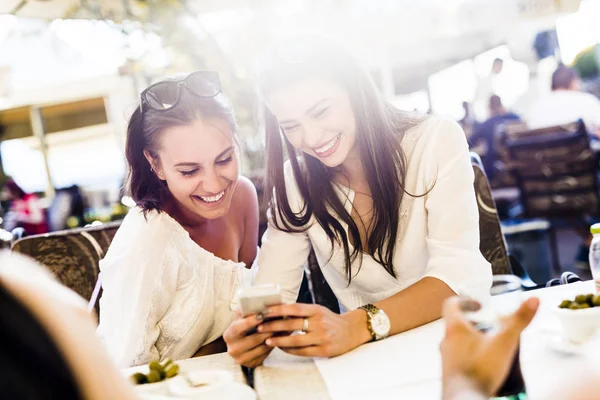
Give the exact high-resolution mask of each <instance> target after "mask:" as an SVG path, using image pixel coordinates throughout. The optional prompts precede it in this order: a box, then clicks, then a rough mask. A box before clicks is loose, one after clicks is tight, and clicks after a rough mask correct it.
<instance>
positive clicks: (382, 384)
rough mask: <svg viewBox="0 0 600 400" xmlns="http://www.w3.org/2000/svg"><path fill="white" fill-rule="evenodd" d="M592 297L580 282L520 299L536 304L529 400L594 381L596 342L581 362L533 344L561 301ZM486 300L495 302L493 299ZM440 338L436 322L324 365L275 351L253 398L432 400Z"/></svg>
mask: <svg viewBox="0 0 600 400" xmlns="http://www.w3.org/2000/svg"><path fill="white" fill-rule="evenodd" d="M593 290H594V285H593V282H591V281H588V282H578V283H573V284H570V285H562V286H556V287H552V288H545V289H540V290H535V291H530V292H525V293H524V296H525V297H529V296H537V297H539V298H540V300H541V305H540V309H539V311H538V314H537V315H536V317H535V318H534V320H533V321H532V323H531V325H530V326H529V327H528V328H527V329H526V330H525V332H524V333H523V335H522V341H521V366H522V370H523V375H524V377H525V380H526V382H527V387H528V393H529V397H530V399H542V398H553V396H552V394H553V393H554V390H555V388H556V387H558V385H561V384H564V383H565V380H566V379H569V375H571V377H572V376H573V374H570V373H569V372H573V373H575V374H576V373H578V372H579V371H595V373H597V374H598V375H599V376H600V363H599V362H598V357H600V343H598V346H596V347H597V350H596V348H594V351H589V352H588V353H586V355H584V356H567V355H561V354H559V353H557V352H555V351H552V350H551V349H549V348H548V347H547V345H546V344H545V343H544V342H543V341H542V340H540V337H541V336H540V335H541V334H542V332H543V331H544V330H548V329H559V322H558V320H557V319H556V318H555V317H554V316H553V315H552V313H551V311H550V310H551V308H552V307H555V306H556V304H558V303H559V302H560V300H562V299H563V298H568V297H571V296H572V295H575V294H579V293H592V292H593ZM494 301H501V296H498V297H496V298H494ZM443 333H444V324H443V321H435V322H432V323H430V324H427V325H424V326H422V327H419V328H416V329H413V330H411V331H408V332H404V333H401V334H399V335H395V336H392V337H390V338H388V339H386V340H383V341H381V342H376V343H369V344H366V345H363V346H361V347H359V348H358V349H355V350H353V351H352V352H350V353H347V354H345V355H343V356H339V357H335V358H331V359H316V360H312V359H306V358H300V357H294V356H289V355H286V354H285V353H283V352H281V351H280V350H277V349H276V350H275V351H274V352H273V353H272V354H271V356H269V358H267V360H265V364H264V365H263V366H262V367H259V368H257V369H256V370H255V373H254V381H255V390H256V392H257V393H258V395H259V398H260V399H275V398H285V399H286V400H292V399H296V398H298V399H299V398H303V399H306V398H311V399H338V398H344V399H364V398H378V399H387V398H389V399H398V398H414V399H436V398H437V399H439V398H441V383H440V378H441V362H440V357H439V342H440V341H441V339H442V337H443ZM597 342H600V341H596V342H595V343H597ZM593 354H595V355H596V359H592V358H593Z"/></svg>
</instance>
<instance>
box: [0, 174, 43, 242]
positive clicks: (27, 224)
mask: <svg viewBox="0 0 600 400" xmlns="http://www.w3.org/2000/svg"><path fill="white" fill-rule="evenodd" d="M3 190H4V191H5V192H6V197H7V198H8V200H10V210H9V211H8V213H7V214H6V223H5V227H6V229H7V230H9V231H11V230H13V229H14V228H16V227H22V228H23V229H25V232H26V233H27V234H28V235H38V234H40V233H47V232H48V222H47V221H46V214H45V212H44V209H43V208H42V206H41V205H40V199H39V198H38V196H36V195H35V194H34V193H26V192H25V191H24V190H23V189H21V187H20V186H19V185H17V182H15V181H14V180H13V179H12V178H9V179H8V181H6V183H5V184H4V189H3Z"/></svg>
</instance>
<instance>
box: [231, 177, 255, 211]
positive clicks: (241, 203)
mask: <svg viewBox="0 0 600 400" xmlns="http://www.w3.org/2000/svg"><path fill="white" fill-rule="evenodd" d="M232 203H233V204H232V206H234V207H235V209H236V210H238V214H241V215H244V216H246V215H249V214H251V213H258V195H257V194H256V187H255V186H254V184H253V183H252V181H251V180H250V179H248V178H246V177H245V176H240V179H239V181H238V184H237V187H236V188H235V192H234V193H233V199H232Z"/></svg>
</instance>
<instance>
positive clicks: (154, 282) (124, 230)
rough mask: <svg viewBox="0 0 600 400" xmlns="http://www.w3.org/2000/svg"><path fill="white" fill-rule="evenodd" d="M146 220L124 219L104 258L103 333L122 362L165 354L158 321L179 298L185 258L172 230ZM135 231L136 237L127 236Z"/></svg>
mask: <svg viewBox="0 0 600 400" xmlns="http://www.w3.org/2000/svg"><path fill="white" fill-rule="evenodd" d="M142 221H143V219H141V218H140V220H139V221H136V222H137V223H136V224H133V225H125V224H123V225H122V227H121V229H119V231H118V232H117V235H116V236H115V238H114V240H113V245H111V249H110V250H109V252H108V253H107V256H106V257H105V258H104V259H103V260H102V261H101V262H100V270H101V272H102V287H103V293H102V297H101V299H100V325H99V328H98V334H99V335H100V337H101V339H102V340H103V342H104V344H105V345H106V347H107V349H108V351H109V353H110V354H111V356H112V358H113V359H114V360H115V362H116V363H117V365H118V366H119V367H129V366H133V365H140V364H146V363H148V362H150V361H152V360H156V359H159V358H160V356H161V355H160V354H159V352H158V349H157V347H156V342H157V339H158V337H159V334H160V328H159V325H158V324H159V321H160V320H161V318H162V317H163V316H164V315H165V313H166V311H167V310H168V308H169V306H170V305H171V303H172V302H173V298H174V296H175V293H176V291H177V277H178V272H179V265H180V263H181V261H182V260H181V256H180V254H179V252H178V251H176V249H175V247H174V244H173V243H172V236H170V235H169V230H168V229H166V228H165V227H164V226H162V225H161V224H145V225H144V226H143V227H140V226H138V225H139V224H140V223H143V222H142ZM131 235H133V236H135V240H129V239H125V237H127V236H131ZM121 238H123V239H121ZM119 243H126V244H127V245H124V246H119Z"/></svg>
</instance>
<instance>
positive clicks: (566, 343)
mask: <svg viewBox="0 0 600 400" xmlns="http://www.w3.org/2000/svg"><path fill="white" fill-rule="evenodd" d="M541 336H542V341H543V342H544V343H545V344H546V345H547V346H548V347H549V348H551V349H552V350H554V351H556V352H558V353H561V354H566V355H570V356H580V355H583V354H584V352H585V350H586V347H587V344H588V342H573V341H571V340H569V339H567V338H566V337H564V336H563V335H562V333H561V332H559V331H544V332H542V335H541Z"/></svg>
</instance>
